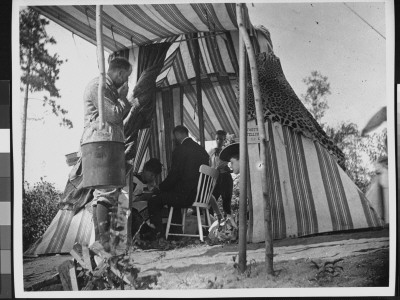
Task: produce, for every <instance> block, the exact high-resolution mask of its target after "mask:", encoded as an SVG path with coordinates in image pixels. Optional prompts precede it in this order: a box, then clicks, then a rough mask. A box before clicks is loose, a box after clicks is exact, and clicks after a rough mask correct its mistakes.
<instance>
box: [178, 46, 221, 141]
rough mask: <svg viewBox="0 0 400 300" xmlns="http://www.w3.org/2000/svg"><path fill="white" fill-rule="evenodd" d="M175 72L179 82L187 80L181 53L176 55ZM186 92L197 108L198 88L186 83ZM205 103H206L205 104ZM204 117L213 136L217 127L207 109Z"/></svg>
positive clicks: (190, 101)
mask: <svg viewBox="0 0 400 300" xmlns="http://www.w3.org/2000/svg"><path fill="white" fill-rule="evenodd" d="M173 68H174V73H175V76H176V77H177V80H178V81H179V82H187V81H188V77H187V73H186V69H185V64H184V62H183V60H182V56H181V54H180V53H178V54H177V55H176V59H175V61H174V64H173ZM184 93H185V95H186V97H187V99H188V100H189V103H190V104H191V105H192V106H193V108H195V107H196V106H197V97H196V90H195V89H194V88H193V86H191V85H186V86H185V87H184ZM203 105H204V104H203ZM203 118H204V129H205V131H207V132H208V133H209V134H211V136H212V135H213V134H214V132H215V131H216V130H215V127H214V125H213V123H212V122H211V120H210V116H209V115H208V113H207V111H206V110H204V111H203Z"/></svg>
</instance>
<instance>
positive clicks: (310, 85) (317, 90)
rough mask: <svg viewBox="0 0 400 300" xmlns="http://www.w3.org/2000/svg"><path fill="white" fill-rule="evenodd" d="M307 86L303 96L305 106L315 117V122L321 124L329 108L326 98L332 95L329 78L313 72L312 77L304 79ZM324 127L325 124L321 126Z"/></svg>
mask: <svg viewBox="0 0 400 300" xmlns="http://www.w3.org/2000/svg"><path fill="white" fill-rule="evenodd" d="M303 82H304V83H305V84H306V85H307V91H306V94H304V95H301V96H302V98H303V102H304V105H305V106H306V108H307V109H308V110H309V112H310V113H311V114H312V115H313V117H314V118H315V120H317V122H318V123H320V124H321V119H322V117H323V116H324V115H325V111H326V110H327V109H328V108H329V106H328V101H327V99H326V96H327V95H329V94H330V93H331V91H330V84H329V82H328V77H326V76H323V75H322V74H321V73H320V72H318V71H312V72H311V76H308V77H306V78H304V79H303ZM321 126H322V127H324V124H321Z"/></svg>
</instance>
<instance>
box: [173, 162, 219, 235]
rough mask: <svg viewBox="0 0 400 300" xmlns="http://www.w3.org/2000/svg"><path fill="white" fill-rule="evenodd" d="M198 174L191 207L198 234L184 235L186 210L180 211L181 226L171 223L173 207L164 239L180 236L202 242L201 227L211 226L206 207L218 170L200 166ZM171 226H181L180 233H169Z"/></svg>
mask: <svg viewBox="0 0 400 300" xmlns="http://www.w3.org/2000/svg"><path fill="white" fill-rule="evenodd" d="M199 172H200V177H199V182H198V184H197V194H196V198H195V201H194V202H193V205H192V207H193V208H194V207H196V213H197V225H198V230H199V234H186V233H185V222H186V213H187V208H183V209H182V224H176V223H171V220H172V213H173V212H174V207H172V206H171V208H170V210H169V216H168V222H167V229H166V231H165V238H166V239H168V236H169V235H181V236H198V237H200V240H201V241H202V242H203V241H204V239H203V227H209V226H211V220H210V213H209V211H208V207H209V201H210V198H211V197H213V196H212V192H213V190H214V187H215V184H216V183H217V178H218V175H219V172H218V170H216V169H213V168H210V167H209V166H206V165H201V166H200V169H199ZM200 209H204V210H205V216H206V217H207V223H208V226H207V225H203V224H202V222H201V215H200ZM171 225H173V226H181V227H182V233H169V229H170V227H171Z"/></svg>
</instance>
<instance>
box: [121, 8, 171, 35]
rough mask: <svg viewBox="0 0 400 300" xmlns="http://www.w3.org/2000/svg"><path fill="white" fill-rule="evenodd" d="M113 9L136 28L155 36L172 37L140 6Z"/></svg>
mask: <svg viewBox="0 0 400 300" xmlns="http://www.w3.org/2000/svg"><path fill="white" fill-rule="evenodd" d="M115 7H116V9H117V10H119V11H120V12H121V13H122V14H124V15H125V16H126V17H127V18H129V19H130V20H132V21H133V22H134V23H135V24H136V26H139V27H143V28H145V29H146V30H147V31H149V32H151V33H152V34H154V35H155V36H158V37H159V36H163V37H167V36H171V35H174V33H173V32H172V31H170V30H168V29H167V28H166V27H165V26H162V24H160V23H159V22H157V21H156V20H154V19H152V18H151V17H150V16H149V15H147V14H146V13H145V11H144V10H143V9H142V8H141V6H140V5H117V6H115ZM132 28H135V27H132Z"/></svg>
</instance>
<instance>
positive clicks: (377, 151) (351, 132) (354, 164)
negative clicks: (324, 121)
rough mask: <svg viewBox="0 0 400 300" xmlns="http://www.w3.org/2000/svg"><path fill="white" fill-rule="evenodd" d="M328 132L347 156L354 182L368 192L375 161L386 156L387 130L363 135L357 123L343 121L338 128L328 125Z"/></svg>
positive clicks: (347, 168) (347, 166)
mask: <svg viewBox="0 0 400 300" xmlns="http://www.w3.org/2000/svg"><path fill="white" fill-rule="evenodd" d="M326 133H327V135H328V136H329V137H331V138H332V140H333V141H334V143H335V144H336V145H337V146H338V147H339V148H340V149H341V150H342V151H343V153H344V154H345V156H346V162H345V164H346V173H347V174H348V175H349V177H350V178H351V179H352V180H353V182H354V183H355V184H356V185H357V186H358V187H359V188H360V190H361V191H363V192H366V190H367V188H368V186H369V184H370V182H371V178H372V177H373V176H374V175H375V170H374V167H373V165H372V164H373V163H374V162H375V161H377V160H378V159H379V158H380V157H383V156H385V151H386V150H385V138H386V134H387V133H386V130H385V131H383V132H381V133H379V134H376V133H375V134H373V135H370V136H367V137H361V134H360V131H359V130H358V128H357V125H356V124H354V123H341V124H340V125H339V126H337V127H336V128H332V127H329V126H327V128H326Z"/></svg>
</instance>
